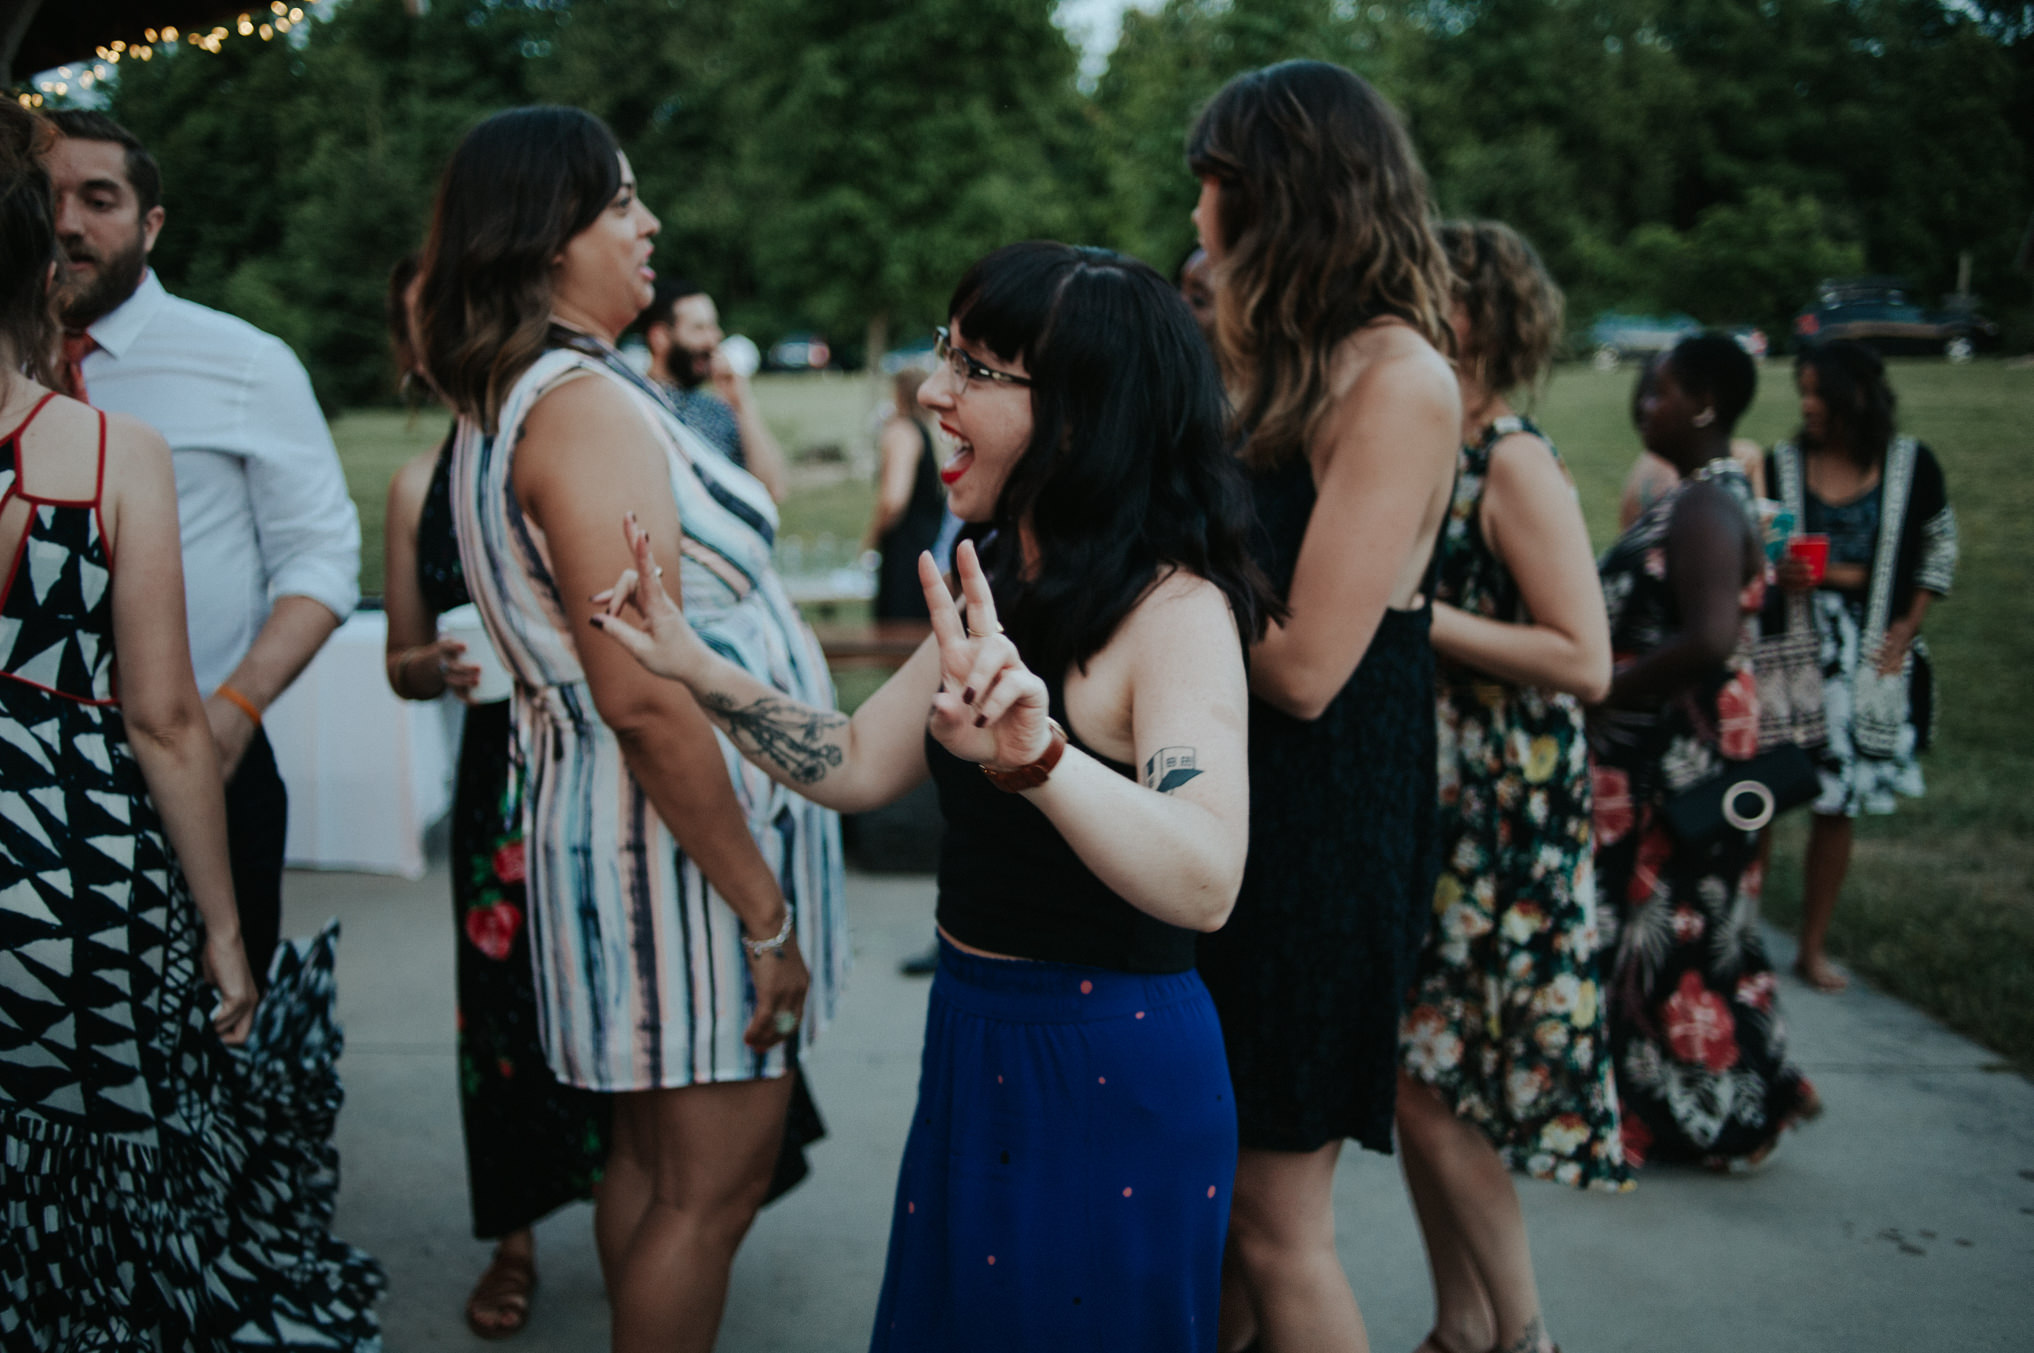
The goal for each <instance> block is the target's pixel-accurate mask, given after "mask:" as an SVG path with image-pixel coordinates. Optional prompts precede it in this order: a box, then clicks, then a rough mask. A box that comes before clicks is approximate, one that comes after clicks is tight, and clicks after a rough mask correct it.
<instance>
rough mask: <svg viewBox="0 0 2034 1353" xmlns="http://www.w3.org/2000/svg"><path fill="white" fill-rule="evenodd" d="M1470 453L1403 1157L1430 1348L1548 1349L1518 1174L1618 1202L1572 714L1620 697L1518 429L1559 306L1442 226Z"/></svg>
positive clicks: (1546, 458) (1401, 1127)
mask: <svg viewBox="0 0 2034 1353" xmlns="http://www.w3.org/2000/svg"><path fill="white" fill-rule="evenodd" d="M1441 243H1442V246H1443V247H1444V248H1445V249H1446V250H1447V251H1448V256H1449V261H1450V262H1451V263H1452V264H1453V268H1454V274H1455V306H1454V326H1455V334H1456V341H1457V344H1458V346H1459V351H1460V353H1461V358H1460V360H1459V362H1458V368H1457V369H1458V373H1459V380H1460V383H1461V387H1462V411H1463V420H1462V439H1463V443H1464V445H1463V448H1462V453H1461V458H1460V475H1459V477H1458V479H1457V480H1456V486H1455V497H1454V504H1453V509H1452V511H1451V512H1450V514H1449V517H1448V522H1447V525H1446V526H1445V527H1444V528H1443V530H1442V536H1441V556H1440V566H1439V570H1438V572H1437V574H1436V578H1435V583H1434V629H1433V636H1434V649H1435V652H1436V654H1437V655H1438V656H1439V657H1440V659H1441V662H1440V666H1439V681H1438V683H1437V691H1436V696H1437V699H1436V704H1437V707H1438V712H1439V715H1440V742H1439V752H1440V756H1439V761H1440V767H1439V769H1440V787H1441V852H1442V855H1441V860H1442V863H1441V875H1440V879H1439V881H1438V883H1437V885H1436V887H1435V891H1434V926H1433V929H1432V930H1431V931H1430V932H1429V934H1428V937H1427V943H1426V948H1425V950H1424V951H1423V952H1422V953H1421V955H1420V962H1419V977H1418V981H1417V982H1416V983H1415V985H1414V988H1413V997H1412V1002H1411V1005H1410V1007H1409V1009H1408V1010H1407V1012H1406V1015H1405V1018H1404V1020H1403V1022H1402V1024H1401V1030H1400V1033H1401V1047H1402V1059H1403V1069H1402V1071H1401V1073H1400V1080H1399V1089H1398V1136H1399V1145H1400V1147H1401V1148H1402V1150H1403V1151H1404V1153H1405V1172H1406V1182H1407V1184H1408V1185H1409V1186H1410V1187H1411V1189H1412V1195H1413V1202H1414V1205H1415V1207H1416V1208H1417V1210H1418V1212H1419V1218H1420V1229H1421V1231H1422V1232H1423V1233H1424V1235H1425V1237H1426V1242H1427V1251H1428V1254H1429V1256H1430V1259H1431V1263H1432V1269H1433V1279H1434V1305H1435V1319H1434V1331H1433V1333H1432V1334H1431V1335H1429V1336H1428V1339H1427V1342H1426V1348H1427V1349H1429V1350H1433V1351H1435V1353H1471V1350H1482V1349H1488V1348H1504V1349H1539V1348H1543V1347H1550V1346H1551V1342H1552V1341H1551V1339H1550V1338H1549V1336H1548V1334H1547V1330H1546V1323H1545V1321H1544V1319H1543V1318H1542V1317H1541V1314H1540V1306H1539V1294H1538V1290H1537V1285H1536V1284H1535V1282H1534V1279H1533V1266H1532V1254H1531V1251H1530V1249H1529V1248H1528V1246H1527V1243H1526V1234H1525V1219H1524V1216H1523V1215H1522V1213H1521V1212H1520V1209H1519V1202H1518V1194H1517V1191H1516V1190H1515V1189H1514V1187H1513V1185H1512V1180H1511V1174H1510V1172H1511V1171H1513V1170H1518V1171H1523V1172H1524V1173H1527V1174H1530V1175H1533V1176H1534V1177H1536V1178H1540V1179H1554V1180H1558V1181H1560V1182H1562V1183H1565V1184H1572V1185H1576V1186H1578V1187H1586V1186H1594V1187H1597V1188H1604V1189H1619V1188H1624V1187H1628V1186H1629V1175H1628V1172H1627V1171H1626V1169H1625V1167H1624V1156H1623V1153H1622V1151H1621V1149H1620V1146H1619V1142H1618V1134H1617V1102H1616V1094H1615V1091H1614V1090H1613V1088H1612V1080H1611V1073H1610V1052H1609V1045H1608V1042H1607V1040H1606V1038H1605V1034H1604V1027H1603V1025H1604V1019H1603V1008H1602V1003H1601V1001H1599V1000H1598V998H1597V986H1596V970H1595V952H1596V945H1597V932H1596V882H1595V873H1594V865H1593V862H1592V860H1591V857H1590V835H1589V758H1588V748H1587V744H1586V742H1585V740H1584V738H1583V735H1582V701H1583V700H1595V699H1600V698H1601V697H1602V695H1603V692H1604V691H1605V689H1606V688H1607V687H1608V685H1609V682H1610V631H1609V627H1608V625H1607V624H1606V623H1605V619H1604V611H1603V597H1602V593H1601V592H1600V591H1599V590H1598V588H1597V585H1596V576H1595V565H1594V562H1593V561H1592V560H1591V558H1590V555H1589V534H1588V531H1587V529H1586V528H1585V527H1584V525H1583V522H1582V512H1581V508H1580V506H1579V505H1578V504H1577V502H1576V500H1575V490H1574V486H1573V485H1572V484H1571V483H1570V482H1569V480H1568V477H1567V473H1566V471H1565V470H1564V469H1563V468H1562V465H1561V461H1560V458H1559V457H1558V456H1557V455H1556V454H1555V453H1554V449H1553V447H1552V446H1550V445H1549V444H1548V443H1547V441H1546V439H1545V438H1544V437H1542V436H1541V435H1540V434H1539V431H1538V430H1537V429H1536V428H1534V427H1533V426H1532V425H1531V424H1530V423H1528V422H1526V421H1525V420H1524V419H1522V418H1519V417H1517V416H1516V415H1515V414H1514V413H1513V411H1512V408H1511V405H1510V404H1509V403H1508V402H1507V401H1506V398H1505V395H1506V393H1507V392H1509V391H1512V390H1517V389H1521V388H1530V387H1531V386H1532V384H1533V383H1534V381H1535V380H1537V379H1538V378H1539V376H1540V375H1541V374H1542V373H1544V372H1545V370H1546V368H1547V364H1548V362H1549V361H1550V360H1551V358H1552V356H1553V352H1554V348H1555V346H1556V344H1558V343H1559V341H1560V336H1561V310H1562V303H1561V293H1560V291H1559V290H1558V289H1557V288H1556V287H1555V286H1554V283H1553V281H1552V280H1551V279H1550V278H1548V276H1547V274H1546V271H1545V270H1544V269H1543V268H1542V267H1541V265H1540V261H1539V258H1538V257H1537V255H1535V254H1534V252H1533V250H1532V246H1530V245H1529V244H1527V243H1526V242H1525V241H1524V240H1523V239H1521V238H1519V236H1518V235H1517V234H1515V233H1514V232H1513V231H1511V230H1510V229H1509V228H1508V227H1505V226H1502V225H1499V224H1497V223H1495V222H1479V223H1475V224H1470V223H1466V222H1450V223H1448V224H1446V225H1444V226H1442V227H1441Z"/></svg>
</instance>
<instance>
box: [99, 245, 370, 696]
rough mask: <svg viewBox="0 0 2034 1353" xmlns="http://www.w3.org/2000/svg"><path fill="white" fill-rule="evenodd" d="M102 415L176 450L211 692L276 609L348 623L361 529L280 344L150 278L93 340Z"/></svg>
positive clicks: (191, 581)
mask: <svg viewBox="0 0 2034 1353" xmlns="http://www.w3.org/2000/svg"><path fill="white" fill-rule="evenodd" d="M88 332H90V334H91V335H92V338H93V340H94V341H96V342H97V343H98V345H99V347H98V350H97V351H95V352H93V353H91V354H89V355H88V356H87V357H86V358H85V362H84V376H85V393H86V398H88V399H89V400H90V401H91V402H92V404H93V406H94V407H95V408H100V409H104V410H105V411H106V412H108V413H124V414H131V415H133V416H134V417H136V418H139V419H140V420H141V421H142V422H144V423H147V424H148V425H150V426H151V427H153V428H155V429H156V431H158V432H160V433H162V435H163V437H164V438H165V439H166V440H167V441H168V442H169V444H170V450H171V452H172V455H173V465H174V469H175V472H176V481H177V520H178V524H179V526H180V527H181V528H182V531H183V545H184V594H185V598H186V606H187V608H188V612H189V618H190V632H191V665H192V666H193V667H194V668H195V669H196V670H197V675H198V689H199V690H201V691H203V692H205V693H206V694H208V695H209V694H210V693H211V692H212V691H213V690H214V689H215V688H216V687H217V686H218V685H219V683H220V682H222V681H224V680H225V679H226V678H227V677H228V676H230V675H231V674H232V672H233V669H234V668H235V667H237V666H239V665H240V660H241V659H242V658H243V657H245V656H246V655H247V650H248V648H249V647H250V646H251V645H252V644H253V643H254V636H255V635H256V634H257V633H259V632H260V630H261V627H262V625H263V624H265V623H266V622H267V620H268V612H269V607H270V606H271V605H272V604H273V602H274V599H275V598H277V597H283V596H301V597H309V598H311V599H312V600H313V601H316V602H319V603H320V604H322V605H323V606H325V608H326V609H328V610H330V611H331V612H332V614H334V615H336V616H338V617H339V618H340V619H341V620H344V619H345V618H346V617H347V616H348V615H351V614H352V613H353V607H354V606H355V604H356V603H358V602H359V600H360V517H359V514H358V513H356V512H355V511H354V509H353V500H352V499H351V498H350V497H348V496H347V493H346V477H345V475H344V474H342V473H341V471H340V468H339V453H338V451H337V449H336V448H334V446H333V445H332V433H331V430H330V429H328V428H327V427H326V426H325V419H324V416H323V415H322V414H320V413H319V412H318V401H317V400H316V399H315V398H314V397H313V396H312V394H311V381H310V378H309V377H308V376H307V375H305V373H304V368H303V364H302V363H301V362H299V361H297V358H296V354H295V353H293V352H291V351H290V350H289V348H288V347H287V346H286V345H285V344H284V343H283V342H282V340H281V339H278V338H274V337H272V336H270V335H268V334H265V333H263V332H262V331H261V330H259V329H257V328H255V327H254V326H253V325H251V324H249V323H247V322H246V321H244V320H240V319H235V318H234V317H233V316H231V315H226V314H221V313H220V312H219V311H217V310H210V309H207V308H206V307H204V306H202V305H198V304H196V303H195V302H192V301H186V300H180V299H179V298H177V297H175V296H172V295H170V294H169V293H168V292H167V291H165V290H163V286H162V283H161V282H160V281H158V280H157V279H156V276H155V273H154V271H153V270H151V271H150V272H149V273H148V274H147V275H146V276H145V277H143V278H142V280H141V285H140V286H139V287H137V288H136V289H135V292H134V294H133V295H132V296H130V297H128V298H127V300H126V301H125V302H124V303H122V304H121V306H120V307H119V308H118V309H117V310H114V311H113V312H112V313H111V314H109V315H106V316H105V317H103V318H102V319H100V321H99V322H98V323H97V324H94V325H92V327H91V329H90V330H89V331H88Z"/></svg>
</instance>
